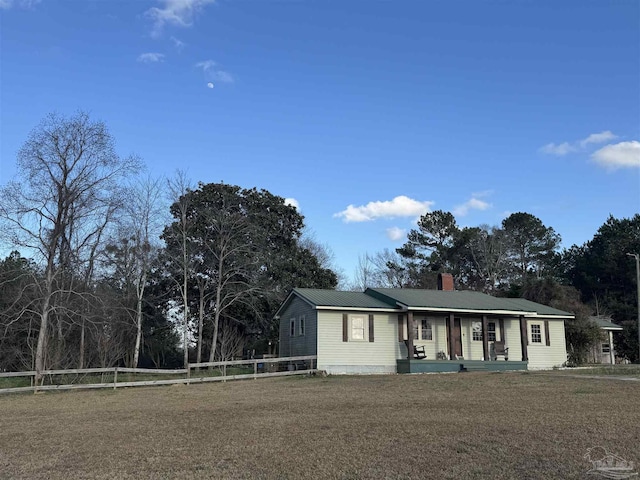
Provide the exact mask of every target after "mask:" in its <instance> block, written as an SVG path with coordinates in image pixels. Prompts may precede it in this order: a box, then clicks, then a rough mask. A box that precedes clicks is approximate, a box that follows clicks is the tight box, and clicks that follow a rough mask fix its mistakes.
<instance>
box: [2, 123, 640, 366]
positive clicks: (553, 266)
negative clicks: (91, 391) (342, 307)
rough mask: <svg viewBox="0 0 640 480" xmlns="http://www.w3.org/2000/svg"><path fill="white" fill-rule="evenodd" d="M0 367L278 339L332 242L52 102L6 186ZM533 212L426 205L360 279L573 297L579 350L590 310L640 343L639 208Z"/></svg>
mask: <svg viewBox="0 0 640 480" xmlns="http://www.w3.org/2000/svg"><path fill="white" fill-rule="evenodd" d="M0 238H1V239H2V246H3V247H4V249H5V251H7V252H11V253H9V254H8V255H7V256H6V258H4V259H2V260H0V370H36V371H37V372H42V371H44V370H47V369H59V368H85V367H92V366H98V367H109V366H114V365H124V366H140V367H143V366H146V367H161V366H164V367H175V366H180V365H184V364H186V363H187V362H190V361H196V362H203V361H215V360H219V359H228V358H230V357H232V356H234V355H236V354H237V352H238V351H240V350H241V349H242V348H243V347H251V348H256V349H257V350H258V351H262V352H265V353H266V352H270V351H273V349H275V348H276V347H275V345H276V343H277V338H278V325H277V323H275V322H274V320H273V314H274V313H275V311H276V309H277V308H278V306H279V305H280V303H281V302H282V301H283V300H284V298H285V297H286V295H287V294H288V292H289V291H290V290H291V288H293V287H308V288H335V287H336V286H337V284H338V280H339V279H338V276H337V275H336V273H335V269H334V268H332V265H331V263H332V262H331V254H330V252H329V250H328V248H327V247H324V246H323V245H321V244H319V243H318V242H316V241H315V240H314V239H313V238H312V237H311V236H309V235H308V234H305V225H304V217H303V216H302V215H301V214H300V213H299V212H298V211H297V209H295V208H294V207H292V206H290V205H287V204H286V203H285V200H284V199H283V198H282V197H279V196H277V195H274V194H272V193H270V192H268V191H266V190H259V189H256V188H251V189H246V188H242V187H239V186H235V185H228V184H224V183H209V184H204V183H200V184H197V185H193V184H192V183H191V182H190V181H189V179H188V178H187V177H186V175H185V174H184V173H180V172H178V173H177V174H176V175H175V176H174V177H173V178H171V179H164V180H163V179H154V178H151V177H150V176H148V175H145V167H144V164H143V162H142V161H141V160H140V159H139V158H137V157H135V156H128V157H121V156H119V155H118V154H117V153H116V150H115V140H114V138H113V137H112V135H111V134H110V132H109V131H108V128H107V127H106V125H105V124H104V123H103V122H100V121H96V120H93V119H92V118H90V116H89V115H88V114H86V113H84V112H79V113H77V114H75V115H72V116H69V117H64V116H60V115H57V114H51V115H49V116H47V117H46V118H45V119H44V120H43V121H42V122H41V123H40V124H39V125H38V126H37V127H36V128H34V130H33V131H32V132H31V133H30V135H29V136H28V138H27V140H26V142H25V143H24V145H23V146H22V148H21V149H20V150H19V152H18V155H17V176H16V180H14V181H10V182H8V183H6V184H5V185H3V186H1V187H0ZM560 242H561V238H560V236H559V235H558V234H557V233H556V232H555V231H554V230H553V228H551V227H547V226H545V225H544V224H543V223H542V222H541V221H540V219H538V218H537V217H535V216H533V215H531V214H529V213H522V212H519V213H514V214H512V215H510V216H509V217H507V218H505V219H504V220H503V221H502V223H501V224H500V225H499V226H488V225H481V226H478V227H473V228H470V227H465V228H461V227H459V226H458V225H457V223H456V220H455V217H454V216H453V215H452V214H451V213H449V212H444V211H434V212H430V213H427V214H425V215H423V216H422V217H421V218H420V220H419V222H418V224H417V227H416V228H415V229H413V230H411V231H410V232H409V234H408V235H407V239H406V242H405V243H404V245H402V247H400V248H398V249H397V250H395V251H390V250H384V251H381V252H379V253H376V254H374V255H365V256H363V257H361V258H360V259H359V265H358V269H357V272H356V276H355V285H353V286H352V288H356V289H364V288H366V287H375V286H378V287H396V288H435V287H436V279H437V274H438V273H439V272H449V273H452V274H453V275H454V277H455V280H456V285H457V288H466V289H473V290H478V291H483V292H486V293H489V294H491V295H497V296H516V297H525V298H528V299H530V300H534V301H538V302H540V303H544V304H547V305H551V306H554V307H556V308H560V309H563V310H567V311H570V312H573V313H575V314H576V320H575V321H571V322H567V324H566V330H567V339H568V345H567V346H568V350H569V352H570V356H571V360H572V361H573V362H575V363H580V362H583V361H585V360H586V353H587V351H588V349H589V347H590V346H591V345H592V344H594V342H597V341H598V339H599V335H600V333H599V331H598V329H597V328H596V327H595V326H594V325H593V324H591V323H590V322H589V321H588V318H589V316H590V315H593V314H602V315H611V316H612V318H613V319H614V321H615V322H617V323H619V324H621V325H623V326H624V329H625V330H624V332H623V334H622V336H621V337H620V338H619V339H618V345H617V350H618V353H619V354H621V355H623V356H625V357H626V358H628V359H630V360H632V361H635V360H638V358H637V356H638V354H637V352H638V348H637V324H636V323H635V321H634V319H635V311H636V310H635V308H636V306H635V305H636V304H635V283H634V282H635V266H634V264H633V262H630V261H629V257H627V256H626V253H627V252H640V215H635V216H634V217H633V218H631V219H615V218H613V217H610V218H609V219H608V220H607V221H606V223H605V224H604V225H603V226H602V227H600V229H599V230H598V232H597V233H596V234H595V236H594V238H593V239H592V240H591V241H589V242H587V243H585V244H584V245H583V246H580V247H579V246H573V247H572V248H570V249H565V250H562V251H560Z"/></svg>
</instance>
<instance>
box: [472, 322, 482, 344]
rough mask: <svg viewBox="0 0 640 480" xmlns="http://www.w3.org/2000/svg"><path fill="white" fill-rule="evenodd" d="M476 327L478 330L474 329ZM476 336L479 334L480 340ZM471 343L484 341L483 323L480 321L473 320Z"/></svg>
mask: <svg viewBox="0 0 640 480" xmlns="http://www.w3.org/2000/svg"><path fill="white" fill-rule="evenodd" d="M474 327H478V329H474ZM476 334H479V336H480V338H476ZM471 341H472V342H481V341H482V322H481V321H480V320H471Z"/></svg>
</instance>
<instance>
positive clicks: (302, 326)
mask: <svg viewBox="0 0 640 480" xmlns="http://www.w3.org/2000/svg"><path fill="white" fill-rule="evenodd" d="M306 320H307V318H306V316H305V315H300V318H299V319H298V335H299V336H301V337H304V335H305V333H306V329H307V325H306V324H307V322H306Z"/></svg>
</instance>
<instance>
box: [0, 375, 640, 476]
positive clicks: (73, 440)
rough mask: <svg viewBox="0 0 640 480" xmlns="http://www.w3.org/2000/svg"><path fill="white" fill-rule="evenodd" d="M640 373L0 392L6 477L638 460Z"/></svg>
mask: <svg viewBox="0 0 640 480" xmlns="http://www.w3.org/2000/svg"><path fill="white" fill-rule="evenodd" d="M639 398H640V382H622V381H616V380H598V379H588V378H567V377H561V376H557V375H549V374H547V375H537V374H530V373H502V374H498V373H493V374H491V373H467V374H450V375H403V376H400V375H389V376H361V377H327V378H301V377H290V378H277V379H263V380H257V381H243V382H230V383H226V384H211V385H192V386H177V387H156V388H135V389H126V390H124V389H123V390H117V391H115V392H114V391H83V392H66V393H47V394H40V395H13V396H4V397H0V412H1V415H2V420H0V478H52V479H56V478H105V479H112V478H132V479H133V478H135V479H140V478H181V479H184V478H291V479H298V478H344V479H347V478H427V479H429V478H438V479H466V478H487V479H489V478H491V479H494V478H514V479H526V478H563V479H564V478H585V476H586V472H587V470H588V469H589V468H590V464H589V463H588V462H587V461H586V460H585V459H584V458H583V455H584V454H585V453H586V451H587V449H588V448H589V447H594V446H603V447H605V448H606V449H607V450H609V451H610V452H612V453H617V454H618V455H620V456H622V457H624V458H626V459H627V460H630V461H635V462H636V465H637V464H638V463H640V453H639V451H638V445H640V409H639V408H638V406H639V405H640V400H639Z"/></svg>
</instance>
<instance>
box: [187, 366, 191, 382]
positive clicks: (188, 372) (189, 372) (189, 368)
mask: <svg viewBox="0 0 640 480" xmlns="http://www.w3.org/2000/svg"><path fill="white" fill-rule="evenodd" d="M187 385H191V364H190V363H187Z"/></svg>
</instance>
